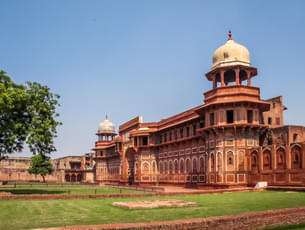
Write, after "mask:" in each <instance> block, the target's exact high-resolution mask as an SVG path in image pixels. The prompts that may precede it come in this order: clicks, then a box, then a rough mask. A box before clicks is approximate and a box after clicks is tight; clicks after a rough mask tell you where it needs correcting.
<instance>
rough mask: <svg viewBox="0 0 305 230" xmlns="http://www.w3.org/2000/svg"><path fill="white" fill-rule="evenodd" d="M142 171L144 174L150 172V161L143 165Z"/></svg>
mask: <svg viewBox="0 0 305 230" xmlns="http://www.w3.org/2000/svg"><path fill="white" fill-rule="evenodd" d="M142 173H143V174H149V164H148V163H146V162H145V163H143V165H142Z"/></svg>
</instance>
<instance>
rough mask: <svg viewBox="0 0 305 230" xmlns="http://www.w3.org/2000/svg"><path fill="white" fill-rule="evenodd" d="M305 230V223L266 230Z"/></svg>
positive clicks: (267, 229)
mask: <svg viewBox="0 0 305 230" xmlns="http://www.w3.org/2000/svg"><path fill="white" fill-rule="evenodd" d="M304 229H305V223H301V224H291V225H286V226H281V227H275V228H266V229H264V230H304Z"/></svg>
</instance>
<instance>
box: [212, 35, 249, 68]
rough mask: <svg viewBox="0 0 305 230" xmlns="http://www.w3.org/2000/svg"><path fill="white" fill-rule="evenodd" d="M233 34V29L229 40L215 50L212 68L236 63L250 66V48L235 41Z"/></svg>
mask: <svg viewBox="0 0 305 230" xmlns="http://www.w3.org/2000/svg"><path fill="white" fill-rule="evenodd" d="M231 36H232V34H231V31H229V39H228V41H227V42H226V43H225V44H224V45H223V46H221V47H219V48H218V49H217V50H216V51H215V53H214V55H213V65H212V69H215V68H218V67H224V66H234V65H244V66H250V53H249V51H248V49H247V48H246V47H244V46H243V45H240V44H238V43H236V42H234V41H233V40H232V37H231Z"/></svg>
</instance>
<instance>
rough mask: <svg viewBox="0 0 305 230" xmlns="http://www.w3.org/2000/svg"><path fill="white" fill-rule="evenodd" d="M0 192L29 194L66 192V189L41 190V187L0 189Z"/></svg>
mask: <svg viewBox="0 0 305 230" xmlns="http://www.w3.org/2000/svg"><path fill="white" fill-rule="evenodd" d="M0 192H10V193H12V194H14V195H29V194H66V193H67V191H55V190H41V189H16V190H15V189H0Z"/></svg>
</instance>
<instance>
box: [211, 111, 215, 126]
mask: <svg viewBox="0 0 305 230" xmlns="http://www.w3.org/2000/svg"><path fill="white" fill-rule="evenodd" d="M210 125H214V113H210Z"/></svg>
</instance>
